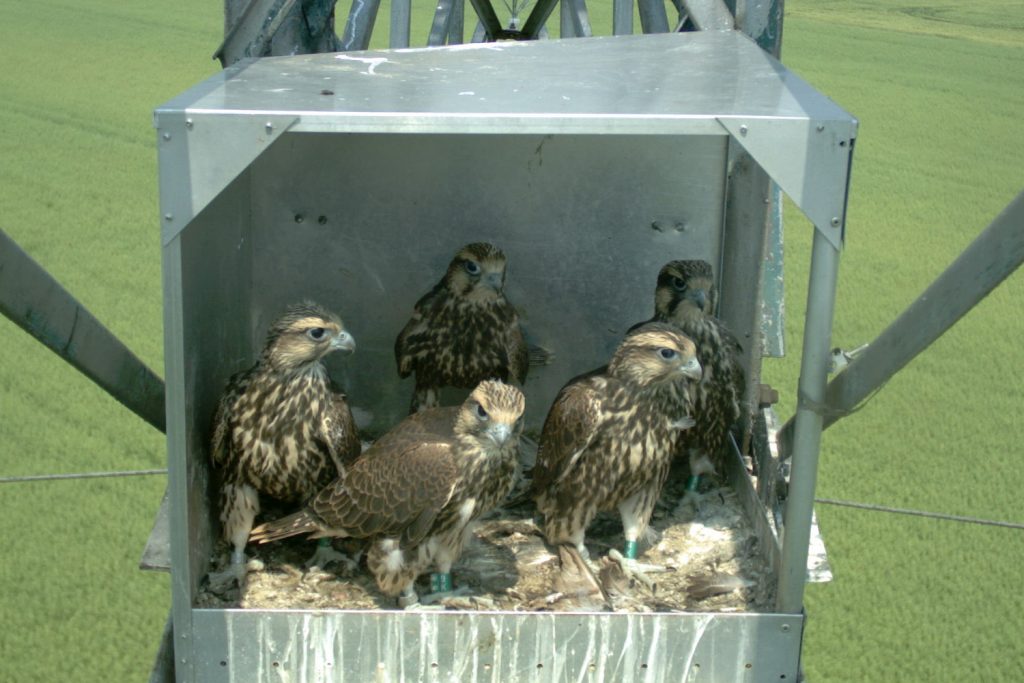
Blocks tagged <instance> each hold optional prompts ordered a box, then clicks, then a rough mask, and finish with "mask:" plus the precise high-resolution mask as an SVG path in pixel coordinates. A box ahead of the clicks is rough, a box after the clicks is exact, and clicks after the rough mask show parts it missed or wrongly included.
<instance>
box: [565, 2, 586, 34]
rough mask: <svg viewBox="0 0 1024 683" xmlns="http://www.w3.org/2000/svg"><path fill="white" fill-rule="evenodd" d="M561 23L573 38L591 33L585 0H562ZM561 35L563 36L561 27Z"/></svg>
mask: <svg viewBox="0 0 1024 683" xmlns="http://www.w3.org/2000/svg"><path fill="white" fill-rule="evenodd" d="M561 16H562V25H563V26H564V27H565V28H567V29H568V30H569V35H570V36H572V37H574V38H588V37H590V36H591V35H593V33H594V32H593V30H592V29H591V27H590V15H589V14H588V12H587V3H586V0H562V15H561ZM562 35H563V36H565V30H564V29H563V31H562Z"/></svg>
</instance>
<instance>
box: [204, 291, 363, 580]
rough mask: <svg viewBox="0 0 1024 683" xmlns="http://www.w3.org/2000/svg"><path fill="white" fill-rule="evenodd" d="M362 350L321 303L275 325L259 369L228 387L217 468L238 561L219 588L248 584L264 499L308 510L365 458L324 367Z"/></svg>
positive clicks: (216, 444)
mask: <svg viewBox="0 0 1024 683" xmlns="http://www.w3.org/2000/svg"><path fill="white" fill-rule="evenodd" d="M354 349H355V341H354V340H353V338H352V335H351V334H349V333H348V332H347V331H346V330H345V328H344V326H343V325H342V322H341V318H339V317H338V316H337V315H335V314H333V313H331V312H329V311H327V310H326V309H325V308H323V307H322V306H319V305H317V304H315V303H311V302H305V303H301V304H296V305H293V306H290V307H289V308H288V309H287V311H286V312H285V313H284V315H282V316H281V317H280V318H278V319H277V320H276V321H275V322H274V323H273V324H272V325H271V327H270V330H269V332H268V333H267V339H266V343H265V344H264V347H263V352H262V354H261V355H260V358H259V360H258V361H257V362H256V364H255V365H254V366H253V367H252V368H250V369H249V370H246V371H245V372H240V373H238V374H236V375H234V376H233V377H232V378H231V379H230V380H229V381H228V384H227V388H226V389H225V390H224V394H223V396H222V397H221V400H220V405H219V406H218V407H217V414H216V416H215V417H214V434H213V444H212V461H213V465H214V467H215V468H216V470H217V471H218V472H219V474H220V478H221V496H220V501H221V502H220V505H221V510H220V519H221V523H222V525H223V531H224V538H225V540H226V541H227V542H228V543H230V544H231V545H232V546H233V553H232V556H231V567H230V568H229V569H228V570H227V571H225V572H220V573H216V574H211V576H210V585H211V587H212V588H213V589H215V590H217V589H223V588H225V587H227V586H228V585H230V583H231V582H232V581H239V582H241V580H242V579H243V578H244V576H245V569H244V566H245V554H244V550H245V543H246V540H247V539H248V538H249V531H250V530H251V529H252V525H253V520H254V519H255V517H256V514H257V513H258V512H259V509H260V502H259V495H260V494H261V493H262V494H266V495H269V496H271V497H273V498H276V499H278V500H280V501H283V502H286V503H296V504H300V505H301V504H303V503H305V502H306V501H307V500H309V499H310V498H311V497H312V496H313V495H315V494H316V492H317V491H319V490H320V489H321V488H323V487H324V486H326V485H327V484H328V483H329V482H331V481H332V480H333V479H334V478H335V477H337V476H338V474H339V473H340V472H341V471H342V468H343V467H344V466H345V465H347V464H348V463H350V462H352V461H353V460H354V459H355V458H356V457H357V456H358V455H359V451H360V443H359V437H358V436H357V434H356V428H355V423H354V422H353V420H352V413H351V411H350V410H349V407H348V403H347V402H346V401H345V396H344V395H343V394H341V393H339V392H337V391H335V390H333V389H332V387H331V382H330V379H329V377H328V376H327V370H326V369H325V368H324V365H323V363H322V362H321V359H322V358H323V357H324V356H326V355H327V354H328V353H331V352H332V351H339V350H340V351H347V352H350V351H353V350H354Z"/></svg>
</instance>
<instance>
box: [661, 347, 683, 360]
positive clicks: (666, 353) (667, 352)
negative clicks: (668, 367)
mask: <svg viewBox="0 0 1024 683" xmlns="http://www.w3.org/2000/svg"><path fill="white" fill-rule="evenodd" d="M658 355H659V356H661V357H662V358H664V359H665V360H672V359H673V358H678V357H679V352H678V351H676V350H675V349H658Z"/></svg>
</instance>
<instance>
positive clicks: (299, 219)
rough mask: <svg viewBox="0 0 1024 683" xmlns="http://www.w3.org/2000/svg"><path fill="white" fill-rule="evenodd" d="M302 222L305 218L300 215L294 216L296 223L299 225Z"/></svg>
mask: <svg viewBox="0 0 1024 683" xmlns="http://www.w3.org/2000/svg"><path fill="white" fill-rule="evenodd" d="M304 220H306V217H305V216H303V215H302V214H301V213H297V214H295V222H296V223H301V222H302V221H304Z"/></svg>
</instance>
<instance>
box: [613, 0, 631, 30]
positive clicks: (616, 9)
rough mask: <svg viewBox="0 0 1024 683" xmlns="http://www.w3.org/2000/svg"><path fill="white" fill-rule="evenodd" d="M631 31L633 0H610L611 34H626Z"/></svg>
mask: <svg viewBox="0 0 1024 683" xmlns="http://www.w3.org/2000/svg"><path fill="white" fill-rule="evenodd" d="M632 32H633V0H612V34H614V35H616V36H627V35H629V34H631V33H632Z"/></svg>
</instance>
